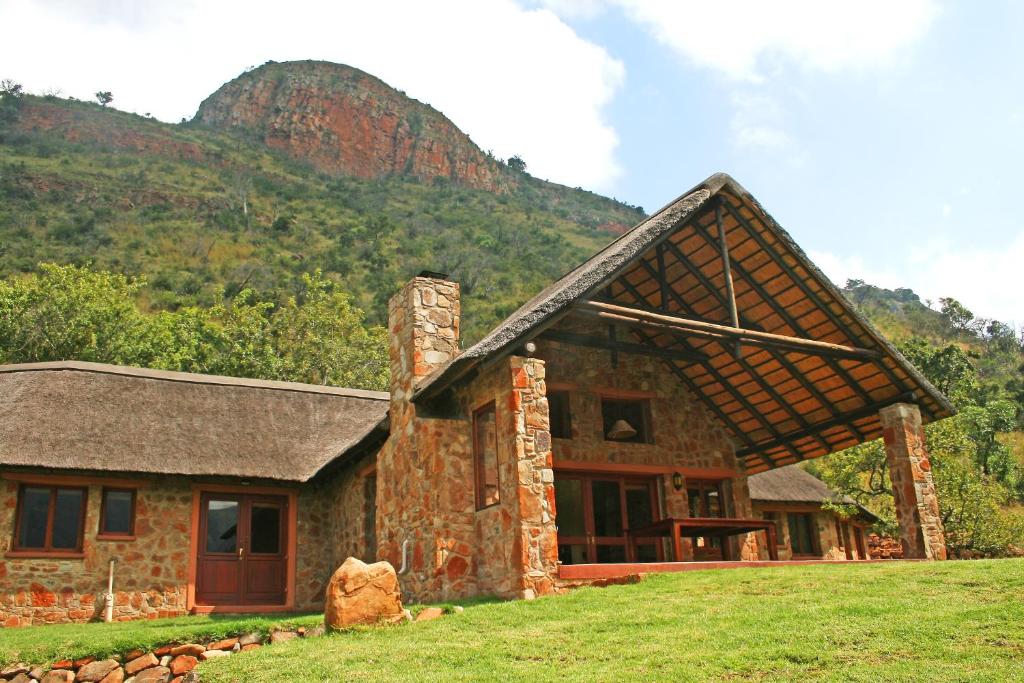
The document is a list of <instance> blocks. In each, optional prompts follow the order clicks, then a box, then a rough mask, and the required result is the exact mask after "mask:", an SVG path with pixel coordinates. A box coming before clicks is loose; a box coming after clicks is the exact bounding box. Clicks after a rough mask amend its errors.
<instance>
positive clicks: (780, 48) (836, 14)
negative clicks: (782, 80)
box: [609, 0, 938, 80]
mask: <svg viewBox="0 0 1024 683" xmlns="http://www.w3.org/2000/svg"><path fill="white" fill-rule="evenodd" d="M609 2H613V3H614V4H616V5H619V6H620V7H621V8H622V9H623V10H624V11H625V13H626V15H627V16H628V17H630V18H631V19H632V20H634V21H636V22H638V23H640V24H641V25H643V26H645V27H646V28H647V30H648V31H649V32H650V33H651V34H652V35H653V36H654V37H655V38H656V39H657V40H658V41H659V42H661V43H663V44H664V45H667V46H668V47H670V48H672V49H673V50H674V51H676V52H677V53H678V54H680V55H681V56H683V57H684V58H685V59H687V60H688V61H690V62H692V63H694V64H697V65H698V66H705V67H710V68H712V69H715V70H717V71H720V72H723V73H725V74H727V75H729V76H731V77H733V78H739V79H746V80H759V79H760V78H761V77H762V76H763V71H764V69H765V67H771V66H773V65H777V64H779V63H786V62H790V63H793V64H796V65H798V66H800V67H803V68H807V69H814V70H820V71H835V70H837V69H842V68H847V67H860V66H864V65H872V64H878V63H883V62H885V61H887V60H889V59H890V58H891V57H892V56H893V55H894V54H895V53H896V52H898V51H899V50H900V49H901V48H904V47H906V46H907V45H910V44H912V43H913V42H915V41H916V40H917V39H918V38H920V37H921V36H922V35H923V34H924V33H925V32H926V31H927V29H928V26H929V25H930V24H931V22H932V20H933V19H934V17H935V16H936V14H937V11H938V10H937V8H936V7H935V4H934V0H900V1H899V2H891V1H890V0H859V1H858V2H828V1H823V0H772V1H771V2H766V1H765V0H720V1H718V2H703V1H697V0H679V1H673V0H609Z"/></svg>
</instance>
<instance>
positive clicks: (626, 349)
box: [537, 330, 708, 363]
mask: <svg viewBox="0 0 1024 683" xmlns="http://www.w3.org/2000/svg"><path fill="white" fill-rule="evenodd" d="M537 338H538V339H547V340H549V341H554V342H559V343H560V344H570V345H572V346H584V347H587V348H592V349H605V350H608V351H616V352H619V353H628V354H632V355H634V356H650V357H652V358H662V359H664V360H673V361H682V362H686V363H703V362H704V361H706V360H707V359H708V356H707V354H705V353H701V352H699V351H697V350H692V351H689V350H682V349H665V348H662V347H660V346H657V345H654V344H633V343H630V342H625V341H618V340H614V339H612V338H610V337H609V338H603V337H592V336H590V335H586V334H577V333H575V332H562V331H560V330H545V331H544V332H541V333H540V334H539V335H538V337H537Z"/></svg>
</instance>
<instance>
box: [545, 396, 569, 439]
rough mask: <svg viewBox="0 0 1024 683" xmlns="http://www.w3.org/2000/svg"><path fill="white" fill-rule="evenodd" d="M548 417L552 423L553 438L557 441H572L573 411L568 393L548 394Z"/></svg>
mask: <svg viewBox="0 0 1024 683" xmlns="http://www.w3.org/2000/svg"><path fill="white" fill-rule="evenodd" d="M548 415H549V416H550V421H551V436H552V437H554V438H556V439H571V438H572V409H571V407H570V402H569V392H568V391H549V392H548Z"/></svg>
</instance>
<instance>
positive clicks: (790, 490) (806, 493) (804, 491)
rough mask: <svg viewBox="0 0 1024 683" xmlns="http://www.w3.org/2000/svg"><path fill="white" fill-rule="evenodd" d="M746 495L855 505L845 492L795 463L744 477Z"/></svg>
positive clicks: (752, 498)
mask: <svg viewBox="0 0 1024 683" xmlns="http://www.w3.org/2000/svg"><path fill="white" fill-rule="evenodd" d="M747 486H748V487H749V488H750V499H751V500H753V501H761V502H781V503H825V502H829V501H831V502H833V503H845V504H847V505H856V504H857V502H856V501H855V500H854V499H853V498H850V497H849V496H846V495H843V494H841V493H837V492H835V491H833V490H832V489H830V488H829V487H828V486H827V485H826V484H825V482H823V481H822V480H821V479H818V478H817V477H815V476H814V475H813V474H811V473H809V472H805V471H804V470H803V469H801V468H800V467H799V466H798V465H787V466H786V467H779V468H777V469H774V470H768V471H767V472H761V473H760V474H753V475H751V476H749V477H748V478H747Z"/></svg>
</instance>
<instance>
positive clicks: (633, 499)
mask: <svg viewBox="0 0 1024 683" xmlns="http://www.w3.org/2000/svg"><path fill="white" fill-rule="evenodd" d="M653 521H654V510H653V509H651V490H650V489H649V488H648V487H647V486H646V485H644V486H627V487H626V523H627V524H629V527H630V528H631V529H639V528H640V527H642V526H646V525H648V524H650V523H651V522H653Z"/></svg>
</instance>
